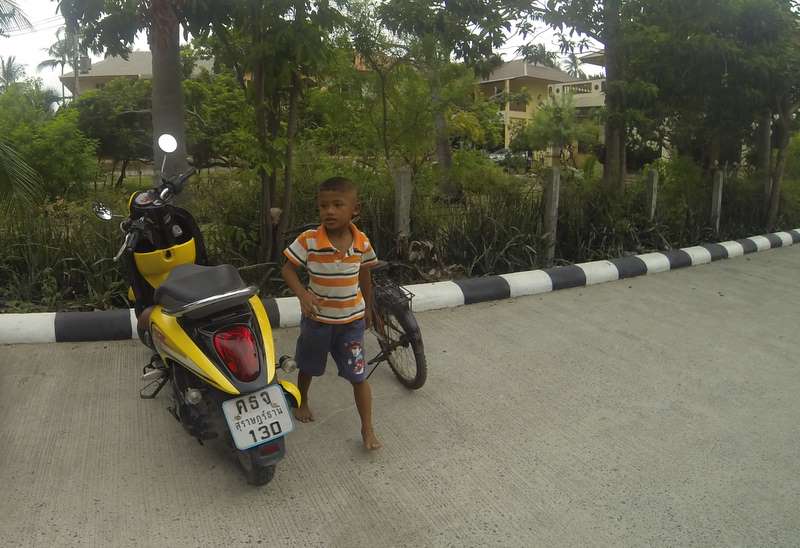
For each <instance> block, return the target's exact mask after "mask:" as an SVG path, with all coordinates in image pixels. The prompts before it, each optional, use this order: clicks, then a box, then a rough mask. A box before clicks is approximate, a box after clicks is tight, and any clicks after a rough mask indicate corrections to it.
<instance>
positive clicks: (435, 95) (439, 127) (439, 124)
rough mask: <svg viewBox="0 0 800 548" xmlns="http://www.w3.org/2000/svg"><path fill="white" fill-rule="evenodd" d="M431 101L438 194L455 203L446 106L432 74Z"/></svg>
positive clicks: (437, 78)
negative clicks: (438, 175)
mask: <svg viewBox="0 0 800 548" xmlns="http://www.w3.org/2000/svg"><path fill="white" fill-rule="evenodd" d="M431 84H432V85H431V99H433V109H434V114H433V126H434V131H435V133H436V159H437V161H438V162H439V170H440V174H441V178H440V179H439V193H440V194H441V195H442V197H443V198H444V199H445V200H447V201H456V200H458V199H459V198H460V194H461V192H460V189H459V186H458V184H457V183H455V182H454V181H453V180H452V171H453V153H452V151H451V150H450V136H449V135H448V132H447V120H446V119H445V116H444V113H445V108H446V105H444V101H443V100H442V90H441V84H440V82H439V76H438V75H436V74H434V75H433V77H432V78H431Z"/></svg>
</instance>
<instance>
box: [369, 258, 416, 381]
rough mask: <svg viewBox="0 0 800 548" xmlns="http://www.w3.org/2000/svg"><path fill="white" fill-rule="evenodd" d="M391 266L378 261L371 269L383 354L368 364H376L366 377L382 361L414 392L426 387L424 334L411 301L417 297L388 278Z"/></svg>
mask: <svg viewBox="0 0 800 548" xmlns="http://www.w3.org/2000/svg"><path fill="white" fill-rule="evenodd" d="M388 268H389V263H387V262H385V261H379V262H378V265H377V266H375V267H373V268H372V269H371V270H370V274H371V275H372V286H373V289H372V291H373V315H372V318H373V326H372V331H373V333H374V334H375V337H376V338H377V339H378V344H379V345H380V348H381V351H380V352H379V353H378V354H377V355H376V356H375V357H374V358H372V359H371V360H369V361H368V362H367V364H368V365H374V367H373V368H372V371H370V372H369V375H367V378H369V377H370V376H371V375H372V373H374V372H375V370H376V369H377V368H378V364H380V362H382V361H386V362H388V363H389V367H390V368H391V370H392V372H393V373H394V374H395V376H396V377H397V379H398V380H399V381H400V383H401V384H402V385H403V386H405V387H406V388H409V389H411V390H417V389H419V388H421V387H422V385H424V384H425V380H426V379H427V376H428V366H427V361H426V358H425V347H424V344H423V342H422V333H421V331H420V328H419V324H418V323H417V319H416V317H414V312H413V311H412V310H411V300H412V299H413V298H414V294H413V293H411V292H410V291H408V290H407V289H405V288H404V287H402V286H400V285H398V284H397V283H395V282H394V281H393V280H392V279H391V278H390V277H389V276H388V275H387V271H388Z"/></svg>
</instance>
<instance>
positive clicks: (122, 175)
mask: <svg viewBox="0 0 800 548" xmlns="http://www.w3.org/2000/svg"><path fill="white" fill-rule="evenodd" d="M129 161H130V160H128V159H127V158H125V159H124V160H122V167H121V168H120V170H119V177H118V178H117V183H116V184H115V185H114V187H115V188H119V187H120V186H122V181H124V180H125V176H126V173H125V170H127V169H128V162H129Z"/></svg>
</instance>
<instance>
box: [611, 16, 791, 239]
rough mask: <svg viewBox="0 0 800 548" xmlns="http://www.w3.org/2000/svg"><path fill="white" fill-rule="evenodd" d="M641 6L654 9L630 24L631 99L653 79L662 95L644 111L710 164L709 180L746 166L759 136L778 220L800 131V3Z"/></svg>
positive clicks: (768, 212) (760, 170)
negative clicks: (793, 141) (745, 151)
mask: <svg viewBox="0 0 800 548" xmlns="http://www.w3.org/2000/svg"><path fill="white" fill-rule="evenodd" d="M641 4H642V6H644V7H646V9H644V8H643V9H641V10H640V11H639V13H638V15H637V17H636V19H635V20H633V21H632V22H630V23H629V24H628V28H627V31H626V48H627V50H628V51H629V55H628V71H629V76H628V106H629V107H630V106H631V104H632V103H634V102H635V94H634V93H631V90H632V89H635V84H636V83H637V82H639V83H641V82H646V83H647V84H649V85H652V86H653V87H654V89H655V93H653V94H652V95H651V96H650V97H649V100H647V101H644V102H642V103H641V104H640V105H638V106H639V108H640V112H645V114H646V116H645V117H646V118H648V119H649V120H650V125H651V126H654V127H660V128H661V130H662V133H666V136H665V137H666V139H667V140H668V141H669V142H670V143H671V144H672V146H673V148H675V149H677V150H678V151H679V152H680V153H682V154H684V155H690V156H692V157H693V158H694V159H695V161H697V162H699V163H701V164H702V165H703V166H704V168H705V169H706V174H707V177H708V178H709V180H710V177H711V174H712V172H713V171H715V170H716V169H718V167H719V166H721V165H723V164H724V163H726V162H727V163H737V164H738V163H740V162H741V150H742V146H743V143H746V142H748V141H750V142H751V143H752V148H753V149H754V150H755V154H754V160H755V161H754V164H755V166H754V167H755V174H756V177H758V178H759V179H760V180H761V181H762V185H763V188H764V204H763V213H764V224H765V225H767V226H769V227H771V226H773V225H774V224H775V222H776V221H777V215H778V208H779V205H778V204H779V199H780V184H781V181H782V178H783V176H782V173H783V171H784V166H785V162H786V156H787V155H786V151H787V147H788V144H789V139H790V138H791V135H792V133H794V132H795V131H796V129H797V128H796V127H795V125H796V122H795V121H794V118H795V114H796V112H797V108H798V89H799V88H800V82H798V68H800V60H799V59H798V54H797V45H798V43H800V38H799V33H798V16H797V14H796V12H794V11H793V7H792V6H793V2H791V1H789V0H735V1H721V0H714V1H710V2H704V3H702V4H698V3H697V2H694V1H692V0H668V1H665V2H659V3H654V2H650V3H646V2H641ZM665 66H669V67H680V68H681V70H680V71H677V70H664V68H663V67H665ZM632 84H634V85H632ZM641 122H642V120H639V121H638V123H637V126H638V127H637V129H639V134H640V135H641V134H645V133H647V132H648V131H650V130H649V129H647V128H645V130H644V131H642V128H643V126H642V123H641ZM754 127H755V128H756V130H755V131H753V128H754ZM664 129H666V131H663V130H664Z"/></svg>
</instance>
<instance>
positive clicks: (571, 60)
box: [565, 51, 586, 80]
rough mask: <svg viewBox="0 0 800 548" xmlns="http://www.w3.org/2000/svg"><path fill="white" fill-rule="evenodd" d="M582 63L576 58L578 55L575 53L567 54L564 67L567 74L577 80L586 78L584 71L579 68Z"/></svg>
mask: <svg viewBox="0 0 800 548" xmlns="http://www.w3.org/2000/svg"><path fill="white" fill-rule="evenodd" d="M582 64H583V63H581V60H580V59H578V56H577V55H576V54H575V52H574V51H572V52H570V54H569V56H568V57H567V61H566V67H565V68H566V71H567V74H569V75H570V76H572V77H573V78H577V79H578V80H586V73H585V72H583V70H582V69H581V65H582Z"/></svg>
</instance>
